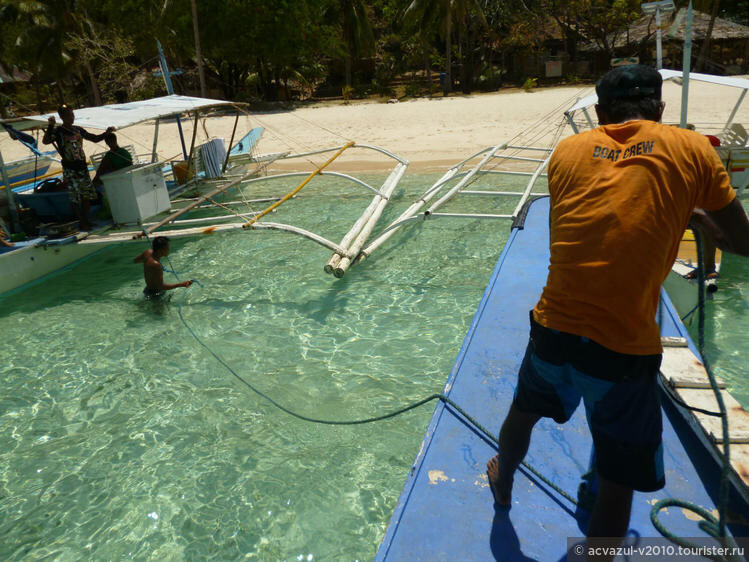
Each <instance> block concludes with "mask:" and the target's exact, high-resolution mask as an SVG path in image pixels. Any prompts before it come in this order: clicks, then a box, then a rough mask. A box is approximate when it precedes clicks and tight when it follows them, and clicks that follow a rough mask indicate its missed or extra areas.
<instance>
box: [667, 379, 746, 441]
mask: <svg viewBox="0 0 749 562" xmlns="http://www.w3.org/2000/svg"><path fill="white" fill-rule="evenodd" d="M675 392H676V394H677V395H678V396H679V397H680V398H681V399H682V400H684V402H686V403H687V404H689V405H690V406H694V407H696V408H702V409H703V410H708V411H710V412H718V401H717V400H716V399H715V394H714V393H713V391H712V389H700V388H677V389H676V390H675ZM721 396H722V397H723V403H724V404H725V406H726V412H727V413H728V432H729V436H730V437H729V438H730V442H731V443H737V444H738V443H747V444H749V412H747V411H746V410H744V408H742V407H741V404H739V403H738V402H737V401H736V399H735V398H734V397H733V396H731V395H730V394H729V393H728V392H727V391H725V390H721ZM692 414H693V415H694V416H695V417H696V418H697V420H698V421H699V422H700V425H701V426H702V428H703V430H704V431H705V433H707V435H708V436H710V439H711V440H712V441H713V442H714V443H722V442H723V428H722V425H721V420H720V418H719V417H716V416H708V415H706V414H702V413H700V412H692Z"/></svg>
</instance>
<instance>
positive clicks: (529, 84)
mask: <svg viewBox="0 0 749 562" xmlns="http://www.w3.org/2000/svg"><path fill="white" fill-rule="evenodd" d="M537 85H538V78H526V80H525V82H523V85H522V88H523V90H525V91H526V92H532V91H533V88H535V87H536V86H537Z"/></svg>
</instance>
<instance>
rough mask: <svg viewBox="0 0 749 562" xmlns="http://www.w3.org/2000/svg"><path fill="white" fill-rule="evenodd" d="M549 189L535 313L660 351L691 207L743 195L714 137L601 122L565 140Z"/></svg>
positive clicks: (640, 123) (622, 347)
mask: <svg viewBox="0 0 749 562" xmlns="http://www.w3.org/2000/svg"><path fill="white" fill-rule="evenodd" d="M549 192H550V194H551V214H550V218H549V220H550V229H551V241H550V244H551V260H550V264H549V275H548V278H547V280H546V286H545V287H544V290H543V294H542V295H541V299H540V300H539V302H538V304H537V305H536V307H535V309H534V316H535V319H536V321H537V322H539V323H540V324H542V325H544V326H546V327H547V328H552V329H556V330H561V331H563V332H569V333H572V334H576V335H579V336H584V337H587V338H589V339H591V340H593V341H595V342H597V343H599V344H601V345H603V346H604V347H607V348H609V349H612V350H614V351H618V352H620V353H628V354H632V355H651V354H656V353H660V352H661V342H660V332H659V330H658V326H657V324H656V318H655V317H656V312H657V306H658V298H659V292H660V286H661V284H662V283H663V281H664V280H665V278H666V276H667V275H668V272H669V270H670V269H671V266H672V265H673V263H674V260H675V259H676V253H677V251H678V247H679V241H680V240H681V237H682V234H683V232H684V229H685V228H686V226H687V224H688V223H689V218H690V216H691V213H692V210H693V209H694V208H695V207H700V208H703V209H705V210H708V211H716V210H718V209H722V208H723V207H725V206H726V205H728V204H729V203H730V202H731V201H732V200H733V198H734V197H735V192H734V190H733V188H732V187H731V184H730V181H729V178H728V174H727V173H726V170H725V168H724V167H723V165H722V164H721V162H720V158H719V157H718V155H717V153H716V152H715V150H714V149H713V148H712V146H710V142H709V141H708V139H707V138H705V137H704V136H703V135H700V134H699V133H697V132H695V131H689V130H685V129H679V128H677V127H671V126H667V125H662V124H660V123H656V122H654V121H647V120H636V121H627V122H625V123H619V124H616V125H604V126H600V127H597V128H596V129H593V130H591V131H586V132H584V133H581V134H578V135H574V136H571V137H569V138H567V139H564V140H563V141H562V142H560V143H559V145H558V146H557V148H556V150H555V152H554V154H553V156H552V158H551V160H550V162H549Z"/></svg>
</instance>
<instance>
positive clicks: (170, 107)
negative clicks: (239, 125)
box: [0, 95, 242, 131]
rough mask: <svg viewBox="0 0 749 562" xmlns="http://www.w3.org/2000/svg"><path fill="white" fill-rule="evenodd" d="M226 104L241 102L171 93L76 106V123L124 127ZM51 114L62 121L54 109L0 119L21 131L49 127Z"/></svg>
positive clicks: (85, 125) (96, 127) (89, 125)
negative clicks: (88, 105) (133, 99)
mask: <svg viewBox="0 0 749 562" xmlns="http://www.w3.org/2000/svg"><path fill="white" fill-rule="evenodd" d="M227 105H231V106H236V105H242V104H237V103H236V102H232V101H224V100H212V99H206V98H195V97H190V96H178V95H171V96H163V97H160V98H152V99H148V100H141V101H133V102H128V103H116V104H111V105H103V106H100V107H85V108H81V109H74V111H75V124H76V125H80V126H81V127H84V128H91V129H101V130H104V129H106V128H107V127H109V126H113V127H116V128H117V129H123V128H125V127H130V126H132V125H137V124H138V123H143V122H144V121H149V120H151V119H157V118H164V117H171V116H175V115H180V114H182V113H186V112H189V111H195V110H197V109H204V108H208V107H218V106H227ZM50 117H55V118H56V119H58V120H59V117H58V115H57V113H56V112H55V113H45V114H44V115H29V116H27V117H19V118H14V119H7V120H5V121H0V123H9V124H11V125H12V126H13V127H14V128H15V129H16V130H17V131H22V130H25V129H34V128H44V127H46V126H47V120H48V119H49V118H50Z"/></svg>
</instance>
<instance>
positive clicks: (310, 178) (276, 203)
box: [242, 141, 356, 228]
mask: <svg viewBox="0 0 749 562" xmlns="http://www.w3.org/2000/svg"><path fill="white" fill-rule="evenodd" d="M354 144H356V143H354V141H351V142H348V143H346V144H344V145H343V146H342V147H341V148H340V149H338V151H337V152H336V153H335V154H334V155H333V156H331V157H330V158H328V160H327V162H325V164H323V165H322V166H320V167H319V168H317V170H315V171H314V172H312V173H311V174H310V175H309V176H307V178H306V179H305V180H304V181H303V182H302V183H300V184H299V185H298V186H297V187H296V188H295V189H293V190H292V191H290V192H289V193H287V194H286V195H284V196H283V197H281V199H279V200H278V201H276V202H275V203H273V204H272V205H271V206H270V207H268V208H267V209H264V210H262V211H260V212H259V213H258V214H257V215H255V216H254V217H253V218H252V219H250V221H249V222H247V223H245V224H243V225H242V227H243V228H250V227H251V226H252V225H253V224H254V223H256V222H257V221H258V220H259V219H261V218H262V217H264V216H265V215H267V214H268V213H270V212H271V211H272V210H273V209H275V208H276V207H278V206H279V205H282V204H283V203H286V201H288V200H289V199H291V198H292V197H294V195H296V194H297V193H299V192H300V191H301V189H302V188H303V187H304V186H305V185H307V184H308V183H309V182H310V180H312V178H314V177H315V176H316V175H317V174H319V173H320V172H322V171H323V169H325V168H326V167H328V165H330V164H331V163H332V162H333V160H335V159H336V158H338V157H339V156H340V155H341V154H343V151H344V150H346V149H347V148H351V147H352V146H354Z"/></svg>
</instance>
